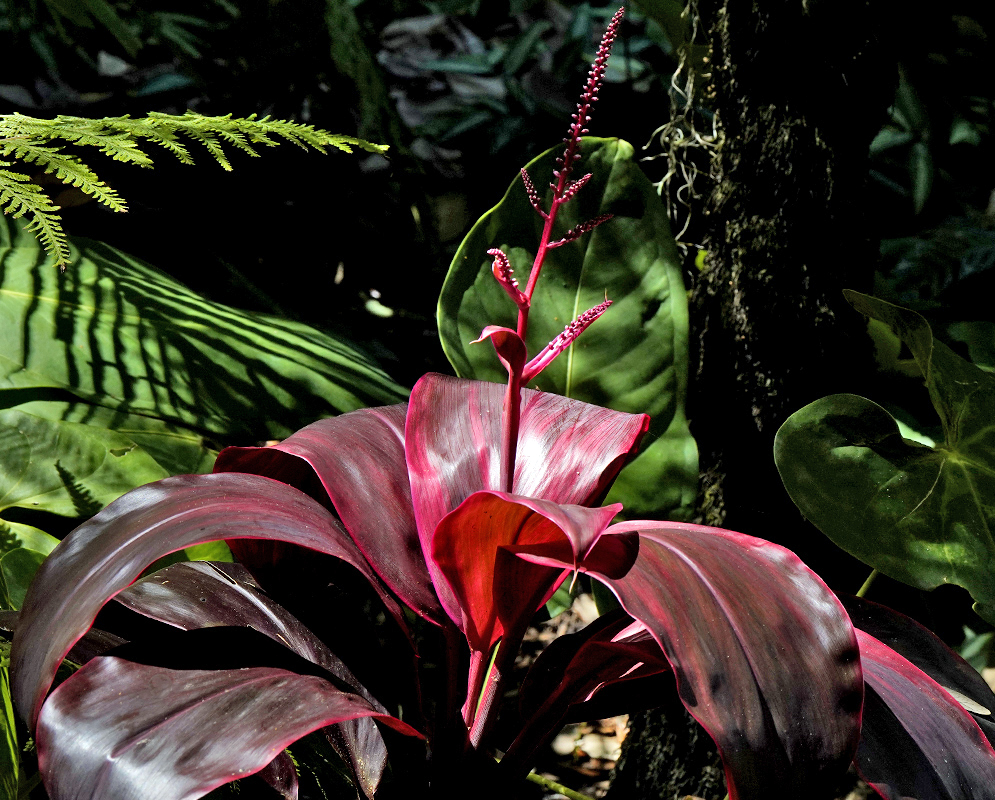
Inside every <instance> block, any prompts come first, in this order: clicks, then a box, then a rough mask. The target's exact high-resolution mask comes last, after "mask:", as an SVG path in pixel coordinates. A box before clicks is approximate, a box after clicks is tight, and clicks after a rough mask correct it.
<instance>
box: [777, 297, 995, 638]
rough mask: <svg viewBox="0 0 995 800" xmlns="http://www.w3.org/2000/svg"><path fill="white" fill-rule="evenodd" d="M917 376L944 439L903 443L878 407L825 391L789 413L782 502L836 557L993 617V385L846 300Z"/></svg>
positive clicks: (901, 315) (897, 316) (946, 352)
mask: <svg viewBox="0 0 995 800" xmlns="http://www.w3.org/2000/svg"><path fill="white" fill-rule="evenodd" d="M847 297H848V299H849V300H850V302H851V303H853V305H854V307H855V308H856V309H857V310H858V311H860V312H862V313H864V314H867V315H869V316H872V317H873V318H874V319H878V320H881V321H883V322H885V323H887V324H888V325H889V326H890V327H891V328H892V329H893V330H895V332H896V333H897V334H898V335H899V337H900V338H901V339H902V341H903V342H905V344H906V345H908V347H909V349H910V350H911V352H912V355H913V356H914V357H915V360H916V363H917V364H918V365H919V367H920V369H921V370H922V372H923V375H924V376H925V377H926V386H927V388H928V390H929V394H930V399H931V400H932V402H933V406H934V408H935V409H936V412H937V414H938V416H939V418H940V421H941V423H942V425H943V431H944V437H945V441H944V442H943V444H941V445H937V446H936V447H926V446H924V445H921V444H917V443H915V442H912V441H909V440H907V439H903V438H902V436H901V434H900V432H899V428H898V424H897V422H896V421H895V420H894V418H893V417H892V416H891V415H890V414H888V413H887V412H886V411H885V410H884V409H883V408H881V407H880V406H878V405H877V404H875V403H873V402H871V401H870V400H865V399H864V398H861V397H857V396H855V395H832V396H830V397H827V398H823V399H822V400H818V401H816V402H815V403H812V404H811V405H808V406H806V407H805V408H803V409H801V410H800V411H798V412H796V413H795V414H793V415H792V416H791V417H790V418H789V419H788V420H787V421H786V422H785V423H784V425H783V426H782V428H781V430H779V431H778V434H777V438H776V441H775V448H774V455H775V459H776V461H777V466H778V469H779V471H780V473H781V479H782V480H783V481H784V485H785V488H786V489H787V490H788V493H789V494H790V495H791V499H792V500H794V502H795V504H796V505H797V506H798V507H799V508H800V509H801V511H802V513H803V514H805V516H806V517H808V519H810V520H811V521H812V522H813V523H814V524H815V525H816V526H818V527H819V529H820V530H821V531H822V532H823V533H825V534H826V535H827V536H828V537H829V538H830V539H832V540H833V541H834V542H835V543H836V544H838V545H839V546H840V547H842V548H843V549H845V550H847V551H848V552H850V553H852V554H853V555H855V556H856V557H857V558H859V559H860V560H861V561H864V562H865V563H867V564H870V565H871V566H873V567H875V568H876V569H879V570H881V572H883V573H885V574H886V575H890V576H891V577H893V578H896V579H898V580H901V581H904V582H905V583H908V584H910V585H912V586H916V587H918V588H921V589H932V588H935V587H937V586H939V585H941V584H944V583H955V584H958V585H960V586H963V587H964V588H966V589H967V590H968V591H969V592H970V593H971V595H972V596H973V597H974V599H975V600H976V601H977V609H978V612H979V613H980V614H981V615H982V616H984V617H986V618H987V619H988V620H989V621H995V538H993V535H992V530H993V529H995V506H993V505H992V504H991V503H990V502H989V501H987V500H986V499H985V498H990V497H995V425H993V420H995V377H993V376H992V375H990V374H988V373H986V372H985V371H984V370H981V369H979V368H978V367H975V366H974V365H973V364H970V363H969V362H967V361H964V360H963V359H962V358H960V357H959V356H957V355H956V354H955V353H954V352H953V351H951V350H950V349H949V348H948V347H946V346H945V345H944V344H942V343H941V342H938V341H936V340H935V339H934V338H933V336H932V334H931V332H930V329H929V326H928V324H927V323H926V321H925V320H924V319H923V318H922V317H921V316H919V315H918V314H916V313H914V312H912V311H907V310H905V309H902V308H899V307H898V306H894V305H891V304H890V303H885V302H884V301H881V300H876V299H875V298H872V297H867V296H866V295H859V294H857V293H855V292H849V293H848V294H847Z"/></svg>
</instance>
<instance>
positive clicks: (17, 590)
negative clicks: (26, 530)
mask: <svg viewBox="0 0 995 800" xmlns="http://www.w3.org/2000/svg"><path fill="white" fill-rule="evenodd" d="M45 556H46V554H45V553H39V552H38V551H37V550H28V549H27V548H26V547H18V548H15V549H14V550H11V551H10V552H9V553H5V554H4V555H3V557H2V558H0V588H2V590H3V597H2V598H0V602H2V603H3V604H4V608H7V609H11V610H14V611H16V610H17V609H19V608H20V607H21V605H22V604H23V603H24V595H25V594H27V591H28V586H29V585H30V584H31V579H32V578H34V576H35V573H36V572H37V571H38V567H40V566H41V564H42V562H43V561H44V560H45Z"/></svg>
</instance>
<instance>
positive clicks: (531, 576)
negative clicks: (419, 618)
mask: <svg viewBox="0 0 995 800" xmlns="http://www.w3.org/2000/svg"><path fill="white" fill-rule="evenodd" d="M621 510H622V506H621V505H620V504H617V503H616V504H615V505H612V506H608V507H606V508H585V507H583V506H566V505H559V504H557V503H551V502H549V501H546V500H535V499H532V498H528V497H519V496H517V495H511V494H506V493H504V492H475V493H474V494H472V495H470V496H469V497H468V498H467V499H466V500H464V501H463V503H461V504H460V506H459V507H458V508H456V509H455V510H454V511H452V512H451V513H449V514H447V515H446V516H445V517H443V519H442V521H441V522H440V523H439V524H438V526H437V527H436V530H435V538H434V540H433V542H432V559H433V561H434V562H435V563H436V564H437V565H438V567H439V569H440V570H441V571H442V573H443V575H445V577H446V579H447V580H448V581H449V585H450V586H451V587H452V589H453V593H454V594H455V596H456V599H457V601H458V602H459V605H460V608H461V610H462V611H463V620H462V626H461V627H462V629H463V632H464V633H465V634H466V637H467V641H468V642H469V643H470V647H471V649H473V650H476V651H478V652H481V653H488V652H490V650H491V648H492V647H493V646H494V645H495V644H496V643H497V641H498V639H500V638H501V637H502V636H503V635H504V634H505V632H506V631H516V632H519V631H523V630H524V628H525V627H526V626H527V625H528V621H529V620H530V619H531V618H532V616H533V615H534V614H535V612H536V610H537V609H538V608H540V607H541V606H542V605H543V604H544V603H545V602H546V601H547V600H548V599H549V597H550V596H551V595H552V593H553V592H554V591H556V588H557V586H559V584H560V583H561V582H562V581H563V578H564V576H565V574H566V573H565V571H564V569H563V568H562V567H552V568H550V567H544V566H539V565H536V564H534V563H529V562H527V561H524V560H522V559H521V558H516V557H515V554H517V553H522V552H536V553H544V552H545V551H546V549H547V548H550V547H552V548H555V550H556V551H557V552H558V553H559V554H560V556H561V557H562V558H563V559H564V560H567V561H570V560H572V561H573V562H574V564H577V565H580V564H582V563H583V562H584V557H585V556H586V555H587V554H588V552H589V551H590V550H592V548H594V546H595V545H596V543H597V541H598V540H599V537H600V536H601V534H602V532H603V531H604V530H605V528H607V527H608V525H609V523H610V522H611V520H612V517H614V516H615V515H616V514H617V513H618V512H619V511H621ZM629 538H630V539H634V538H635V537H629ZM634 558H635V552H634V550H633V551H632V552H631V557H630V558H629V559H628V561H627V563H624V564H621V565H619V566H618V569H620V570H621V571H624V570H626V569H628V567H629V565H631V563H632V560H633V559H634Z"/></svg>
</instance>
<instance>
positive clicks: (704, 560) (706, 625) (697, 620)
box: [594, 522, 862, 800]
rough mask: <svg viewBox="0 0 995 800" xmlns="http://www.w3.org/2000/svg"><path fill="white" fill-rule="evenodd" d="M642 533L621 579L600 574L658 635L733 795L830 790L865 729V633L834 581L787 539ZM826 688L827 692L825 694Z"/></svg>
mask: <svg viewBox="0 0 995 800" xmlns="http://www.w3.org/2000/svg"><path fill="white" fill-rule="evenodd" d="M631 530H638V531H639V534H640V544H639V557H638V558H637V559H636V563H635V565H634V566H633V568H632V569H631V570H630V571H629V572H628V573H627V574H626V575H625V577H623V578H621V579H615V580H613V579H610V578H606V577H605V576H603V575H596V574H595V575H594V577H597V578H599V579H600V580H602V581H603V582H604V583H606V584H608V586H609V587H610V588H611V589H612V591H613V592H614V593H615V594H616V595H617V596H618V598H619V600H620V601H621V603H622V606H623V608H624V609H625V610H626V612H628V613H629V615H631V616H632V617H634V618H635V619H636V620H638V621H639V622H642V623H643V624H644V625H645V626H646V628H647V629H648V630H649V631H650V632H651V633H652V634H653V636H654V637H655V638H656V640H657V641H658V642H659V644H660V646H661V648H662V649H663V652H664V654H665V655H666V657H667V660H668V662H669V663H670V666H671V668H672V669H673V671H674V675H675V677H676V679H677V690H678V692H679V694H680V697H681V700H682V701H683V703H684V705H685V706H686V707H687V709H688V711H690V712H691V714H692V715H693V716H694V717H695V719H697V720H698V721H699V722H700V723H701V724H702V726H703V727H704V728H705V729H706V730H707V731H708V733H709V734H710V735H711V737H712V738H713V739H714V740H715V743H716V745H717V746H718V748H719V752H720V753H721V755H722V758H723V761H724V763H725V767H726V780H727V784H728V786H729V796H730V798H732V800H736V798H740V800H745V799H746V798H763V797H766V796H767V793H768V792H769V791H770V787H772V786H776V787H778V791H783V792H785V793H786V795H789V796H792V797H807V796H813V795H817V794H818V793H819V792H823V791H824V789H825V786H826V784H827V782H831V781H832V780H833V779H835V778H836V777H837V776H838V775H839V774H841V773H842V772H844V771H845V770H846V768H847V765H848V764H849V762H850V759H851V758H852V757H853V752H854V749H855V747H856V744H857V738H858V733H859V727H860V700H861V689H862V682H861V673H860V664H859V661H858V658H857V647H856V642H855V640H854V634H853V629H852V628H851V626H850V623H849V621H848V619H847V617H846V614H845V613H844V612H843V609H842V607H841V606H840V604H839V602H838V601H837V600H836V598H835V597H834V596H833V595H832V593H831V592H830V591H829V590H828V589H827V588H826V586H825V584H823V583H822V581H821V580H820V579H819V578H818V577H817V576H816V575H815V574H814V573H813V572H811V571H810V570H809V569H808V568H807V567H805V565H804V564H802V563H801V561H799V560H798V558H797V557H796V556H795V555H794V554H793V553H791V552H789V551H788V550H785V549H784V548H782V547H779V546H777V545H774V544H771V543H769V542H764V541H762V540H760V539H754V538H752V537H750V536H745V535H743V534H738V533H732V532H729V531H723V530H719V529H716V528H707V527H704V526H700V525H685V524H680V523H664V522H625V523H621V524H620V525H613V526H612V527H611V528H609V533H611V532H615V531H631ZM813 687H818V691H813Z"/></svg>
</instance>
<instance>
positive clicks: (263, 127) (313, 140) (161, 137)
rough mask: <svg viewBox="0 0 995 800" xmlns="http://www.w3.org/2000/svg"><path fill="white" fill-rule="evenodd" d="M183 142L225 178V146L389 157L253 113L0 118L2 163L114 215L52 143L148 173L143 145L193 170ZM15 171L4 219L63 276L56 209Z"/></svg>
mask: <svg viewBox="0 0 995 800" xmlns="http://www.w3.org/2000/svg"><path fill="white" fill-rule="evenodd" d="M184 139H186V140H189V141H193V142H196V143H198V144H200V145H201V146H203V147H204V148H205V149H206V150H207V152H208V153H210V155H211V157H212V158H214V160H215V161H217V162H218V164H219V165H220V166H221V167H222V168H223V169H225V170H229V171H230V170H231V169H232V166H231V163H230V162H229V160H228V156H227V154H226V152H225V146H226V145H227V146H228V147H230V148H233V149H236V150H240V151H241V152H243V153H246V154H247V155H249V156H253V157H255V156H258V155H259V153H258V152H257V150H256V146H258V145H263V146H265V147H275V146H277V145H279V144H280V143H281V141H283V142H289V143H291V144H295V145H297V146H298V147H301V148H303V149H305V150H308V149H314V150H318V151H319V152H321V153H327V148H329V147H334V148H336V149H338V150H342V151H344V152H346V153H351V152H353V148H354V147H358V148H360V149H362V150H365V151H366V152H368V153H378V154H381V155H383V154H384V153H386V151H387V147H386V146H385V145H378V144H372V143H371V142H367V141H364V140H362V139H357V138H355V137H352V136H342V135H338V134H332V133H328V132H327V131H324V130H321V129H320V128H315V127H313V126H311V125H304V124H302V123H298V122H289V121H287V120H274V119H270V118H269V117H263V118H262V119H259V118H257V117H256V115H255V114H253V115H251V116H248V117H241V118H233V117H232V116H231V114H228V115H226V116H223V117H208V116H204V115H202V114H197V113H195V112H193V111H187V112H186V113H185V114H183V115H175V114H161V113H151V114H149V115H148V116H146V117H142V118H137V119H132V118H131V117H130V116H124V117H105V118H103V119H88V118H86V117H70V116H58V117H56V118H55V119H37V118H35V117H28V116H25V115H23V114H6V115H0V156H4V157H9V158H15V159H17V160H18V161H19V162H21V163H26V164H34V165H36V166H37V167H39V168H40V170H41V171H43V172H45V173H47V174H51V175H55V177H56V178H58V179H59V180H60V181H62V182H63V183H65V184H67V185H70V186H75V187H77V188H78V189H80V191H82V192H84V193H85V194H88V195H90V196H91V197H93V198H94V199H95V200H97V201H99V202H101V203H103V204H104V205H106V206H108V207H109V208H112V209H114V210H115V211H124V210H126V207H125V203H124V200H123V199H122V198H121V196H120V195H118V194H117V192H115V191H114V190H113V189H111V188H110V187H109V186H107V185H106V184H105V183H104V182H103V181H102V180H100V179H99V178H98V177H97V175H96V173H94V172H93V170H91V169H90V167H89V166H87V165H86V164H85V163H84V162H83V161H82V160H81V159H79V158H78V157H77V156H75V155H69V154H66V153H64V152H62V148H61V147H60V146H53V144H52V143H53V142H55V141H61V142H65V143H68V144H71V145H73V146H76V147H92V148H95V149H97V150H99V151H100V152H101V153H103V154H104V155H107V156H109V157H110V158H112V159H114V160H115V161H121V162H125V163H130V164H135V165H137V166H140V167H151V166H152V164H153V161H152V158H151V156H149V155H148V153H146V152H145V151H144V150H143V147H144V146H145V145H147V144H154V145H157V146H159V147H162V148H164V149H165V150H167V151H168V152H169V153H171V154H172V155H173V156H174V157H175V158H176V159H177V160H178V161H180V162H181V163H183V164H192V163H194V159H193V156H192V155H191V154H190V151H189V149H188V148H187V145H186V143H185V142H184V141H183V140H184ZM13 166H14V163H13V162H0V207H2V208H3V211H4V213H7V214H13V215H14V216H23V215H24V214H30V215H31V223H30V224H29V226H28V229H29V230H32V231H34V232H35V233H36V234H37V235H38V239H39V240H40V241H41V243H42V245H43V246H44V248H45V249H46V250H47V251H49V252H50V253H52V254H53V255H54V256H55V262H56V264H57V265H58V266H59V267H60V268H62V269H65V267H66V265H67V264H68V260H69V246H68V244H67V242H66V236H65V233H64V232H63V230H62V219H61V217H60V216H59V208H58V206H56V205H55V204H54V203H52V201H51V200H50V199H49V197H48V195H46V194H45V192H44V191H43V190H42V189H41V188H40V187H39V186H37V185H36V184H34V183H32V182H31V178H30V177H29V176H27V175H24V174H22V173H20V172H14V171H12V170H11V169H10V168H11V167H13Z"/></svg>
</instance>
